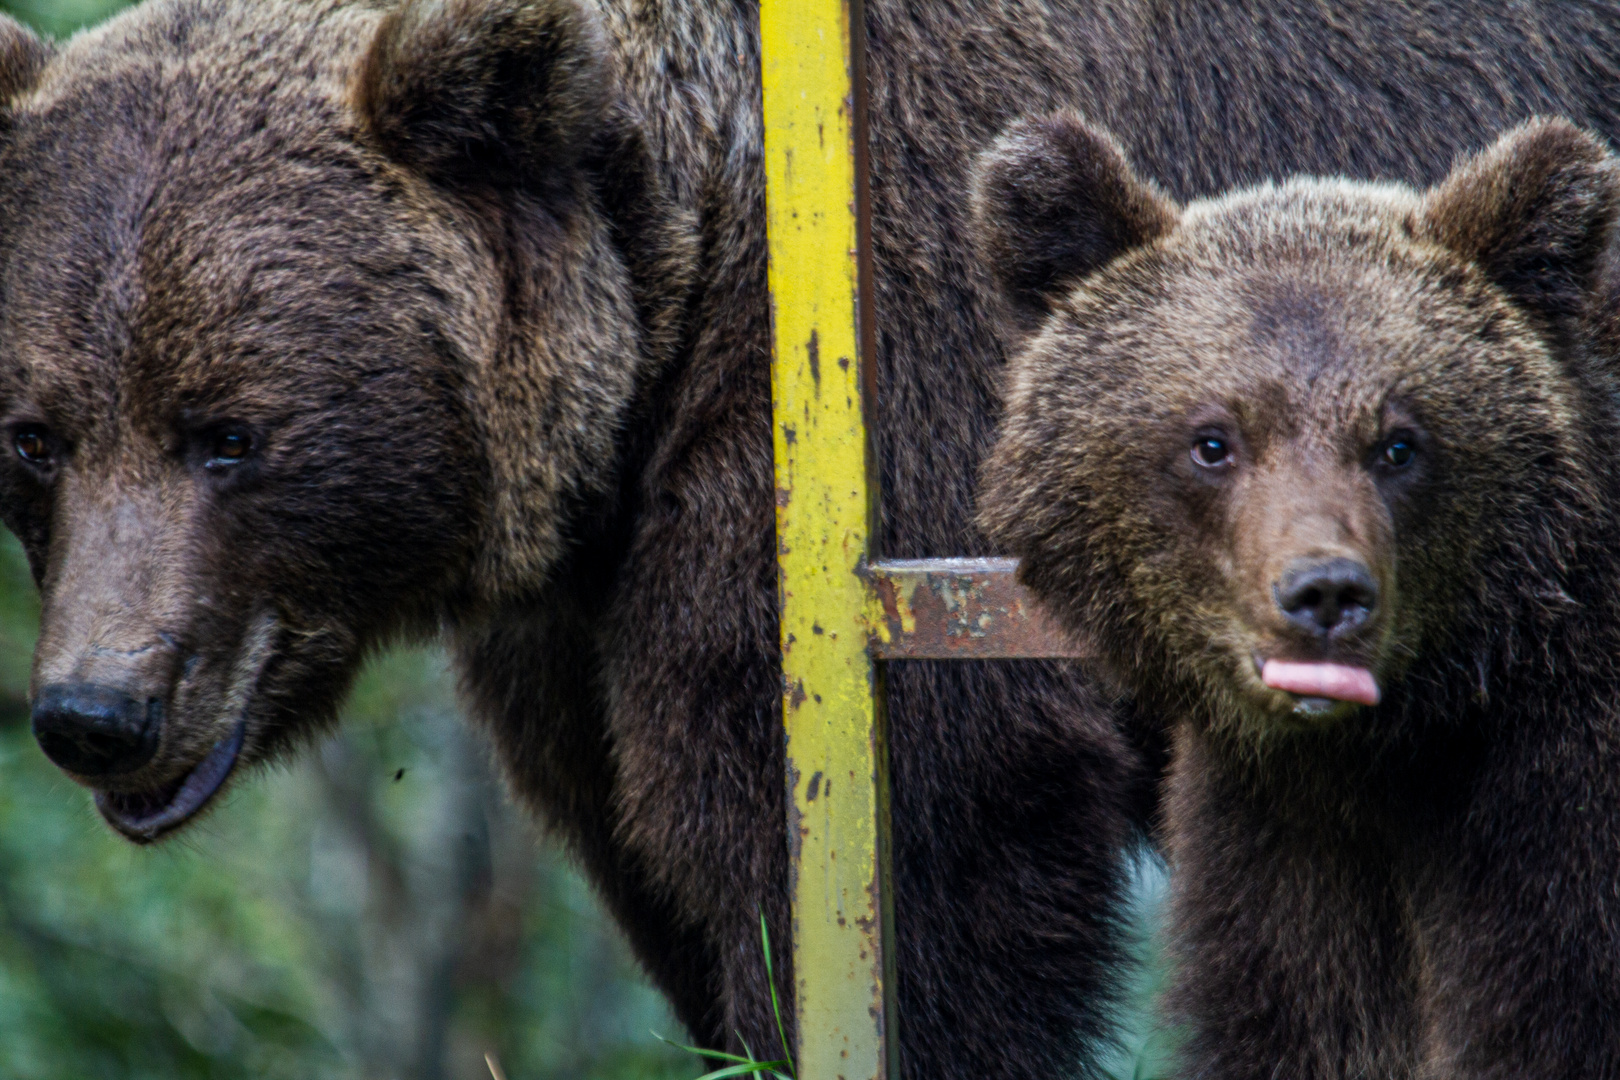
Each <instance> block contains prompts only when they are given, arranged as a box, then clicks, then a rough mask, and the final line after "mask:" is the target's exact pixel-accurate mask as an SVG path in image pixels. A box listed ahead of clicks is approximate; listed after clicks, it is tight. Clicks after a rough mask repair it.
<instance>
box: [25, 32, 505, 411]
mask: <svg viewBox="0 0 1620 1080" xmlns="http://www.w3.org/2000/svg"><path fill="white" fill-rule="evenodd" d="M272 9H279V13H278V11H274V10H272ZM288 9H291V11H290V12H289V10H288ZM306 14H307V16H308V17H307V18H306V17H305V16H306ZM375 17H376V16H375V12H367V11H364V10H362V11H361V14H360V15H358V16H354V15H351V13H350V11H349V9H348V8H344V7H339V6H337V5H333V4H301V3H293V4H288V3H285V2H283V0H271V2H270V3H265V4H260V5H251V4H234V3H225V4H191V3H184V2H173V0H168V2H160V3H155V4H147V5H142V6H141V7H140V8H138V9H134V10H133V11H132V12H131V13H130V14H129V15H128V16H125V17H123V18H121V19H118V20H114V21H113V22H112V23H109V24H107V25H105V26H104V27H102V28H101V29H99V30H97V31H93V32H91V33H88V34H84V35H80V36H79V37H77V38H75V39H74V40H73V41H72V42H71V43H70V44H69V45H68V46H67V47H66V50H65V52H64V53H63V54H62V55H61V56H60V57H58V58H57V59H56V60H54V61H53V62H52V64H51V67H50V68H49V69H48V71H47V73H46V75H45V77H44V79H43V80H42V84H41V87H40V89H39V90H38V91H37V92H36V93H34V94H33V95H31V96H30V97H28V98H27V99H26V100H25V101H24V102H23V103H22V106H21V107H20V109H19V110H18V113H17V115H16V119H15V123H14V125H13V127H12V130H11V131H10V133H9V135H8V140H7V143H6V146H5V149H4V151H3V152H0V232H3V233H4V235H6V237H7V244H6V245H5V246H4V247H3V248H0V398H3V401H0V404H4V405H13V404H15V403H16V402H17V401H18V399H20V398H26V399H28V400H29V401H30V402H31V403H32V404H34V405H36V406H39V407H45V408H49V407H52V406H55V407H57V408H58V409H60V410H68V411H72V412H76V413H79V414H81V415H82V416H83V417H84V418H85V419H86V422H88V421H89V420H90V419H92V418H94V417H95V416H97V415H98V413H99V414H100V415H103V416H105V415H107V413H108V412H109V411H110V410H111V408H112V406H113V403H115V402H120V403H122V407H124V408H126V409H128V408H130V407H131V403H135V402H139V403H142V405H143V406H146V407H150V408H153V409H155V410H158V411H168V410H172V409H174V408H180V407H182V405H184V404H185V403H187V402H193V401H194V402H199V403H208V402H211V401H218V400H220V399H224V398H230V399H231V400H232V401H233V402H234V403H239V404H242V405H244V406H246V407H253V406H254V405H255V402H256V403H257V406H258V407H259V408H262V409H272V408H285V407H289V406H290V404H291V403H292V402H294V401H299V400H306V399H309V398H311V397H321V396H330V395H331V394H332V393H333V392H334V391H336V390H341V389H343V388H344V387H346V386H349V385H352V384H354V383H356V382H357V381H359V380H363V379H366V378H368V377H372V376H374V375H375V374H376V372H377V371H378V369H379V368H384V367H390V366H398V365H401V364H407V363H409V362H410V361H411V358H412V356H413V355H414V354H421V353H423V352H424V348H425V349H426V351H427V352H429V353H432V352H435V351H441V352H442V351H444V349H445V348H447V347H448V345H447V342H446V340H445V339H444V335H443V333H442V332H441V328H442V327H443V326H444V325H445V324H446V323H447V322H448V321H451V316H452V315H454V314H455V313H454V312H452V311H451V310H450V309H451V307H452V304H451V298H452V297H453V296H454V297H459V298H460V301H458V303H457V304H455V305H454V306H455V307H456V308H458V309H459V308H462V307H466V306H468V302H467V298H468V296H469V295H471V294H473V293H475V292H476V289H475V288H474V287H472V286H471V285H469V283H468V282H469V277H476V275H470V274H469V273H468V270H469V260H471V259H475V258H476V257H477V253H476V252H473V251H471V250H470V248H469V243H468V240H467V236H468V230H465V229H459V228H456V227H454V226H453V225H451V226H449V227H447V223H446V222H445V221H444V220H443V219H444V214H445V213H446V212H447V211H446V208H445V206H444V204H443V201H442V200H440V199H437V198H435V197H434V196H433V194H432V192H431V191H430V189H428V187H427V186H426V185H424V184H422V183H420V182H416V181H414V180H413V178H412V177H410V176H409V175H408V174H407V173H405V172H404V171H402V170H399V169H397V168H394V167H392V166H390V165H389V164H388V163H387V162H385V161H384V160H383V159H382V158H381V157H380V155H378V154H376V153H374V152H372V151H371V150H370V149H368V148H367V147H366V146H365V145H364V143H363V141H361V140H360V139H359V138H358V134H357V131H356V125H355V122H354V119H353V114H352V110H351V109H350V107H349V105H348V103H347V101H346V94H347V92H348V91H347V87H346V84H345V82H344V80H345V79H346V78H347V76H348V72H349V69H350V68H352V66H353V64H354V63H356V62H357V60H358V54H359V48H360V47H361V46H363V44H364V42H365V40H366V38H367V36H368V32H367V29H366V27H365V26H363V25H359V24H360V23H365V22H370V21H374V20H375ZM251 49H258V50H261V51H268V52H269V53H270V54H271V55H272V56H274V55H278V54H280V55H282V56H284V57H285V58H286V59H288V60H289V61H290V62H289V63H287V64H286V65H284V66H282V67H280V68H278V65H277V64H273V63H264V62H262V61H256V62H252V63H249V62H247V61H248V58H249V55H250V52H249V51H248V50H251ZM306 54H307V56H308V59H309V62H308V63H307V64H302V65H301V64H300V63H298V62H296V61H298V60H299V59H300V58H301V57H304V56H305V55H306ZM267 73H268V74H267ZM266 80H269V81H268V82H267V81H266ZM450 282H461V283H462V285H461V287H460V288H449V287H447V285H448V283H450ZM461 316H462V317H461V318H460V319H459V320H457V321H458V322H462V323H465V322H467V321H469V320H468V319H467V318H466V316H465V313H464V312H463V313H461ZM454 336H457V337H459V336H460V335H459V334H457V335H454Z"/></svg>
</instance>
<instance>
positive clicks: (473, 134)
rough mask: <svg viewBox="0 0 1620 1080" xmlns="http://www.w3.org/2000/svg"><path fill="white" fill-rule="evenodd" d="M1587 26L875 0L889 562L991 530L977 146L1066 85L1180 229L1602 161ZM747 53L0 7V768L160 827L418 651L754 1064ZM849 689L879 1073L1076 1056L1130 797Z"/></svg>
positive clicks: (661, 973) (964, 727) (962, 549)
mask: <svg viewBox="0 0 1620 1080" xmlns="http://www.w3.org/2000/svg"><path fill="white" fill-rule="evenodd" d="M1617 8H1620V5H1617V4H1615V3H1614V2H1613V0H1607V2H1602V3H1591V4H1579V3H1568V4H1560V5H1557V6H1556V7H1549V8H1548V9H1546V10H1542V9H1535V8H1529V7H1527V6H1516V7H1513V8H1511V9H1509V10H1507V11H1504V12H1484V13H1482V12H1479V11H1478V10H1477V9H1476V7H1475V5H1472V4H1465V3H1451V2H1437V3H1430V4H1411V5H1392V4H1388V3H1384V2H1382V0H1379V2H1366V3H1345V4H1334V5H1329V6H1323V5H1320V4H1317V3H1308V2H1305V0H1269V2H1264V3H1255V4H1249V5H1236V4H1228V3H1213V2H1212V3H1207V4H1194V3H1186V2H1183V0H1140V2H1135V3H1124V4H1109V3H1098V2H1094V0H1084V2H1082V0H1064V2H1061V3H1048V2H1037V0H1013V2H1009V3H1003V4H995V5H982V6H976V7H974V8H972V9H971V11H970V10H968V9H966V8H963V7H962V6H961V5H952V4H946V3H932V2H930V3H911V2H901V0H870V2H869V3H867V4H865V5H864V9H865V12H866V21H867V31H868V34H867V37H868V41H869V44H870V49H871V55H870V58H869V59H870V65H869V68H870V71H871V86H870V90H871V93H870V103H871V109H872V117H871V119H872V145H871V150H872V153H871V162H872V185H873V187H872V190H873V205H874V215H875V216H874V222H873V237H874V245H875V258H876V264H875V265H876V286H877V304H878V308H879V310H878V313H877V314H878V318H877V326H878V343H877V344H878V349H877V362H878V368H879V370H878V380H879V394H878V401H877V408H878V419H879V423H878V431H879V442H880V446H879V449H880V455H881V459H882V481H883V485H884V521H883V527H882V530H881V533H880V537H879V543H880V546H881V548H882V550H883V551H884V552H885V553H886V554H889V555H892V556H914V555H952V554H983V553H985V552H986V551H987V550H988V545H987V544H986V542H985V541H984V539H983V538H982V537H981V536H980V534H979V533H978V532H977V531H976V529H975V528H974V526H973V524H972V505H973V489H974V484H975V475H976V470H977V467H978V463H979V459H980V458H981V456H982V454H983V453H984V451H985V450H986V448H987V447H988V445H989V442H990V438H991V432H992V425H993V421H994V414H995V412H996V408H997V400H998V399H997V393H998V391H997V384H998V379H997V375H998V371H999V368H1000V365H1001V352H1000V345H999V343H998V337H997V331H996V327H995V323H994V319H993V318H992V313H991V309H990V306H989V304H988V303H987V302H986V300H985V299H984V298H983V297H984V295H985V293H984V290H983V286H984V284H985V283H984V281H983V280H982V274H981V271H980V269H979V268H978V265H977V260H976V259H975V257H974V255H973V253H972V251H971V249H970V246H969V245H968V244H967V242H966V224H967V222H966V217H965V209H964V208H965V206H966V202H967V200H966V193H967V177H966V164H967V162H968V161H969V160H970V159H971V157H972V155H973V154H974V153H975V152H977V151H978V150H979V149H981V148H982V147H983V146H984V145H986V144H987V143H988V142H989V141H990V140H991V139H992V138H993V137H994V136H995V134H996V133H997V132H998V131H1000V130H1001V129H1002V128H1003V127H1004V126H1005V125H1006V124H1007V123H1008V122H1009V121H1010V120H1012V119H1013V117H1014V116H1015V115H1016V114H1018V113H1022V112H1024V111H1025V110H1032V109H1033V110H1040V109H1049V108H1056V107H1058V106H1059V105H1060V104H1062V103H1065V102H1070V101H1075V100H1080V101H1083V102H1085V105H1086V108H1087V109H1088V110H1089V111H1090V112H1091V114H1092V115H1094V116H1096V117H1097V118H1098V119H1100V120H1102V121H1105V122H1107V123H1108V124H1110V125H1111V126H1112V127H1113V128H1114V129H1115V130H1117V131H1119V132H1121V133H1123V135H1124V137H1126V138H1127V139H1128V140H1129V141H1130V145H1131V150H1132V152H1133V153H1135V154H1137V155H1138V158H1139V160H1141V161H1142V162H1143V164H1144V165H1145V166H1147V167H1148V168H1149V169H1150V170H1151V171H1152V173H1153V174H1154V175H1156V176H1158V177H1159V178H1160V179H1161V181H1162V182H1163V183H1165V184H1166V185H1167V187H1168V188H1169V190H1170V192H1171V193H1172V194H1173V195H1175V196H1176V197H1181V198H1186V197H1191V196H1195V195H1198V194H1200V193H1208V192H1211V191H1214V190H1218V189H1221V188H1224V187H1226V186H1228V185H1232V184H1236V183H1248V182H1252V181H1255V180H1258V179H1260V178H1262V177H1265V176H1271V175H1276V174H1280V173H1286V172H1291V171H1294V170H1300V169H1309V170H1316V171H1341V172H1347V173H1349V174H1352V175H1357V176H1375V175H1377V176H1393V177H1400V178H1405V179H1407V180H1410V181H1414V182H1426V181H1428V180H1432V179H1434V178H1435V177H1437V176H1438V175H1440V173H1441V172H1443V170H1444V168H1445V166H1446V165H1447V163H1449V161H1450V159H1451V157H1452V156H1453V155H1454V154H1456V153H1458V152H1460V151H1461V150H1462V149H1464V148H1466V147H1470V146H1475V145H1479V144H1481V143H1482V142H1483V141H1484V140H1485V139H1486V138H1487V137H1488V135H1489V133H1491V132H1494V131H1496V130H1498V129H1500V128H1503V127H1505V126H1507V125H1510V124H1511V123H1513V122H1516V121H1517V120H1520V119H1523V118H1524V117H1526V116H1528V115H1529V114H1531V113H1532V112H1536V111H1560V112H1565V113H1568V114H1570V115H1572V116H1574V117H1576V118H1577V119H1578V120H1579V121H1580V122H1582V123H1585V124H1587V125H1590V126H1592V127H1595V128H1597V129H1599V130H1603V131H1607V132H1614V131H1616V130H1620V113H1617V108H1620V103H1617V101H1616V99H1615V96H1614V90H1613V88H1614V87H1616V86H1620V18H1616V11H1617ZM758 72H759V57H758V48H757V23H756V13H755V8H754V6H753V5H752V4H749V3H719V2H716V0H703V2H702V3H689V2H686V0H667V2H662V3H647V2H644V0H601V3H600V4H599V5H597V6H594V7H592V6H583V7H580V6H575V5H574V4H573V3H571V2H570V0H443V2H438V3H427V2H422V3H416V2H412V3H409V4H407V5H406V6H404V7H396V6H394V5H392V4H389V3H373V2H368V0H351V2H338V0H153V2H151V3H149V4H147V5H145V6H142V7H140V8H138V9H135V10H133V11H131V12H129V13H127V14H125V15H123V16H121V17H119V18H118V19H116V20H115V21H113V22H112V23H110V24H108V25H106V26H104V27H102V28H100V29H97V30H95V31H93V32H90V33H88V34H85V35H82V36H80V37H77V38H75V39H74V40H73V41H71V42H69V43H68V44H66V45H65V46H63V47H62V48H61V49H60V50H55V49H53V48H51V47H49V46H47V45H45V44H43V43H41V42H39V41H37V40H35V39H34V38H32V37H30V36H29V35H27V34H26V33H25V32H23V31H22V30H20V29H19V28H17V27H16V26H14V25H12V24H9V23H8V24H5V28H4V30H3V31H0V97H3V102H4V104H3V110H0V121H3V122H0V425H4V427H3V431H4V439H5V442H4V447H5V450H6V452H5V454H4V459H5V460H4V462H3V464H0V509H3V511H4V516H5V520H6V522H7V523H8V524H9V525H10V526H11V527H12V528H13V529H14V530H16V531H17V533H18V534H19V535H20V536H21V537H22V538H23V540H24V543H25V544H26V546H27V548H28V550H29V554H30V558H31V559H32V560H33V566H34V569H35V572H36V574H37V575H38V578H39V581H40V584H41V587H42V590H43V594H44V604H45V609H44V610H45V615H44V634H43V637H42V639H41V645H40V650H39V654H38V657H37V678H36V683H35V691H36V698H37V709H36V715H35V723H36V727H37V729H38V731H39V734H40V737H41V742H42V745H44V746H45V748H46V750H47V752H48V753H49V754H51V756H52V757H53V758H55V759H56V760H57V761H58V762H60V763H61V764H63V765H64V767H65V768H67V769H68V770H69V771H70V772H71V773H72V774H73V775H74V776H76V777H77V778H78V779H80V780H81V781H83V782H84V783H86V784H87V785H89V786H91V787H92V788H95V789H96V790H97V791H98V792H99V794H98V803H99V805H100V806H101V808H102V812H103V814H104V816H105V817H106V818H107V819H108V820H109V821H110V822H111V823H112V824H113V825H114V826H115V827H117V828H119V829H121V830H122V831H124V832H125V833H126V834H128V835H130V836H131V837H133V838H135V839H149V838H152V837H155V836H157V835H159V834H161V833H163V832H165V831H167V830H170V829H172V828H175V827H177V826H179V825H180V824H182V823H183V822H184V821H186V820H187V819H189V818H190V817H191V816H192V815H193V814H194V813H195V812H197V811H198V810H199V809H201V808H202V807H203V806H205V805H206V803H207V802H208V800H209V798H210V797H211V796H212V795H213V793H214V792H215V791H217V790H218V788H219V785H220V784H221V783H223V782H224V781H225V780H226V779H227V778H228V776H229V775H231V774H232V772H233V769H234V771H235V772H237V773H239V772H242V771H244V769H243V766H245V765H248V764H251V763H254V762H258V761H263V760H266V759H268V758H270V757H272V756H273V755H275V754H277V753H279V752H283V751H285V750H287V749H289V748H291V747H293V746H295V745H296V744H297V743H299V742H301V741H304V740H307V739H308V738H309V737H310V736H311V735H312V734H313V733H314V732H316V731H318V730H319V729H320V727H321V726H322V725H323V724H324V723H326V722H327V721H328V720H329V718H330V717H331V715H332V713H333V710H334V707H335V705H336V703H337V701H338V700H339V698H340V697H341V695H342V693H343V691H344V688H345V686H346V685H347V683H348V681H349V679H350V677H351V675H352V673H353V671H354V669H355V667H356V665H357V664H358V662H359V660H360V658H361V657H362V656H363V655H364V654H365V652H366V651H367V650H368V649H370V648H372V647H374V646H375V645H377V644H378V643H380V642H382V641H384V640H386V639H387V638H388V637H390V636H391V635H395V634H399V633H403V632H428V631H430V630H431V629H433V628H434V627H436V626H441V625H442V626H444V627H446V628H447V629H448V631H449V634H450V637H451V639H452V641H453V644H454V647H455V650H456V652H457V654H458V656H459V659H460V664H461V667H462V669H463V671H464V672H465V679H464V683H465V687H466V691H467V700H468V704H469V706H470V708H471V711H472V712H473V714H474V715H475V716H476V717H477V718H478V719H479V721H480V722H481V723H482V724H484V725H485V726H486V727H487V728H488V729H489V730H490V731H491V732H492V734H493V736H494V739H495V742H496V744H497V746H498V748H499V753H500V756H501V758H502V759H503V761H504V762H505V765H506V768H507V772H508V774H509V776H510V777H511V779H512V782H513V786H514V788H515V789H516V791H517V792H518V794H519V796H520V797H521V798H522V799H523V800H524V801H525V802H526V803H527V804H528V805H529V806H530V807H532V808H533V809H534V811H535V812H536V813H537V814H538V815H539V816H540V817H541V818H543V819H544V820H546V821H548V822H549V823H551V824H552V825H553V826H554V827H555V829H556V831H557V832H558V833H559V834H560V835H561V836H562V837H563V838H564V839H565V840H566V841H567V842H568V843H569V844H570V845H571V846H572V848H573V849H574V850H575V851H576V852H577V853H578V856H579V858H580V860H581V862H582V863H583V864H584V866H585V868H586V870H587V871H588V872H589V873H590V874H591V876H592V877H593V879H594V880H595V881H596V883H597V885H598V887H599V889H600V890H601V893H602V896H603V898H604V900H605V902H606V903H607V905H608V907H609V908H610V909H611V910H612V911H613V912H614V914H615V915H616V916H617V918H618V919H619V921H620V922H621V924H622V925H623V926H624V927H625V929H626V932H627V933H628V934H629V936H630V939H631V941H632V944H633V945H634V947H635V948H636V950H637V952H638V953H639V955H640V956H641V958H642V959H643V961H644V962H645V964H646V966H647V969H648V971H649V973H650V974H651V976H652V977H653V979H654V980H655V981H656V982H657V983H658V985H659V986H661V987H662V988H663V989H664V991H665V992H666V993H668V994H669V996H670V998H671V1000H672V1001H673V1002H674V1004H675V1006H676V1009H677V1011H678V1012H679V1014H680V1016H681V1018H682V1019H683V1020H684V1021H685V1022H686V1023H687V1024H688V1025H690V1026H691V1028H692V1030H693V1034H694V1038H696V1039H697V1040H699V1041H702V1042H705V1043H708V1044H710V1045H717V1046H727V1045H729V1046H731V1047H732V1048H737V1047H739V1045H740V1043H739V1039H740V1038H746V1039H747V1041H748V1042H749V1043H750V1044H752V1045H753V1046H755V1047H762V1046H767V1045H771V1044H772V1043H773V1041H774V1039H775V1025H774V1022H773V1020H772V1013H771V1006H770V993H769V988H768V986H767V983H766V979H765V967H764V964H763V963H762V961H761V956H760V948H759V932H758V922H757V912H758V911H759V910H760V909H763V910H764V912H765V914H766V916H767V918H768V919H769V920H770V924H771V928H772V938H773V940H775V941H777V942H786V941H787V940H788V937H789V935H788V929H787V925H786V923H787V902H786V895H787V893H786V883H787V842H786V833H785V820H786V814H785V806H784V802H785V798H784V792H785V782H784V780H783V766H782V734H781V729H780V714H779V695H780V680H779V670H778V657H777V623H776V601H775V595H776V593H775V565H774V545H773V535H772V533H773V512H772V507H773V498H772V495H773V481H772V470H771V439H770V419H769V416H770V386H769V376H768V366H767V356H768V348H769V339H768V333H767V331H768V318H769V315H768V312H769V308H768V305H767V302H766V295H765V280H766V279H765V246H764V236H763V221H764V214H763V172H762V169H761V162H760V152H761V150H760V147H761V132H760V127H759V94H760V90H759V82H758ZM887 687H888V696H889V705H890V715H891V719H892V724H893V733H892V743H891V745H892V751H893V757H894V812H895V821H896V853H895V864H896V873H897V877H898V921H899V926H898V930H899V950H898V952H899V956H898V961H899V972H900V977H899V997H900V1030H901V1033H902V1035H901V1037H902V1040H903V1046H902V1059H903V1063H904V1068H905V1071H906V1075H907V1076H911V1077H919V1078H921V1077H926V1078H928V1080H945V1078H964V1080H965V1078H972V1080H988V1078H993V1077H1029V1076H1054V1075H1062V1074H1064V1073H1065V1072H1068V1071H1072V1070H1075V1069H1080V1068H1082V1067H1083V1063H1084V1062H1085V1060H1086V1059H1087V1057H1088V1055H1089V1054H1090V1053H1091V1052H1092V1051H1093V1050H1094V1049H1095V1047H1097V1046H1098V1045H1099V1040H1100V1039H1102V1038H1104V1037H1106V1036H1107V1035H1108V1033H1109V1031H1110V1018H1111V1016H1112V1013H1113V1008H1114V1003H1115V1002H1114V988H1115V985H1116V982H1117V978H1116V975H1115V968H1116V965H1117V962H1118V959H1119V956H1120V952H1121V948H1120V945H1121V932H1120V927H1119V919H1118V912H1119V910H1120V903H1119V902H1120V897H1121V893H1122V891H1123V878H1124V860H1123V859H1122V857H1121V853H1122V851H1123V850H1124V849H1126V848H1127V847H1128V846H1129V845H1130V843H1131V842H1132V841H1133V838H1134V837H1135V836H1136V835H1137V834H1138V832H1139V831H1140V829H1141V828H1142V827H1143V826H1144V823H1145V819H1146V817H1147V814H1148V807H1149V806H1150V804H1151V792H1150V789H1149V787H1148V784H1147V781H1148V780H1149V779H1150V774H1149V770H1147V769H1144V768H1143V767H1142V766H1141V764H1140V762H1139V760H1138V757H1137V754H1136V752H1135V751H1134V750H1133V748H1132V746H1131V743H1130V740H1128V739H1126V738H1125V737H1123V736H1122V735H1121V734H1120V733H1119V729H1118V728H1117V727H1116V726H1115V725H1114V724H1113V723H1112V722H1111V721H1112V719H1113V710H1112V707H1111V705H1110V699H1108V698H1106V697H1103V696H1100V695H1099V693H1098V692H1097V691H1096V690H1094V689H1092V688H1091V686H1090V685H1089V684H1088V683H1087V682H1086V681H1084V679H1083V678H1082V677H1081V676H1080V675H1079V674H1078V673H1076V672H1074V671H1072V670H1070V669H1068V668H1066V667H1063V666H1060V665H1054V664H1046V663H1033V662H1024V663H1011V662H1008V663H994V664H990V663H986V664H955V665H941V664H924V663H913V664H895V665H892V666H891V668H890V671H889V673H888V681H887ZM779 960H785V957H782V958H779ZM784 979H786V975H785V974H784ZM787 985H790V983H788V984H787ZM739 1033H740V1035H739Z"/></svg>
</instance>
